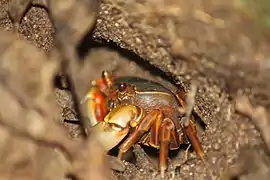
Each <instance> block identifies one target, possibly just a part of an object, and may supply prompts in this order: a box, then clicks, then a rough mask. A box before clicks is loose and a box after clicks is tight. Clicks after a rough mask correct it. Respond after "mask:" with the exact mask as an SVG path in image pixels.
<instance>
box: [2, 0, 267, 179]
mask: <svg viewBox="0 0 270 180" xmlns="http://www.w3.org/2000/svg"><path fill="white" fill-rule="evenodd" d="M170 2H171V4H170V3H168V4H166V3H165V5H164V7H168V8H171V9H170V10H166V9H165V8H164V7H162V5H160V6H159V5H157V6H153V2H152V1H150V0H149V3H150V5H149V6H150V7H148V6H147V7H144V6H143V5H144V3H145V2H144V1H142V2H138V5H136V6H134V3H135V1H134V2H133V1H128V2H122V1H113V0H108V1H104V2H102V4H101V12H100V15H99V17H98V19H97V24H96V28H95V29H94V32H93V39H94V40H95V42H91V46H92V47H91V49H90V50H89V52H87V55H86V59H87V60H89V61H91V62H92V64H91V67H90V71H91V73H90V76H89V77H88V78H89V87H90V82H91V81H92V80H93V79H95V78H97V77H99V76H100V74H101V72H102V71H103V70H113V71H114V72H115V73H117V74H119V75H136V76H141V77H146V78H149V79H153V80H155V81H158V82H160V83H162V84H164V85H165V86H167V87H170V88H171V89H175V88H177V83H178V86H180V85H181V86H184V87H185V88H186V89H189V84H190V82H191V80H197V81H198V82H199V85H200V86H199V87H198V93H197V95H196V103H195V110H196V112H198V114H199V115H200V116H201V118H202V119H203V120H204V122H205V123H206V124H207V127H206V130H205V131H202V130H200V131H199V134H200V139H201V142H202V146H203V149H204V151H205V153H206V154H207V165H205V164H203V163H202V162H201V161H200V160H199V158H198V157H197V156H196V155H195V153H194V152H193V151H189V153H188V156H187V160H186V161H184V159H185V148H186V147H184V148H182V149H180V151H178V152H173V153H172V158H171V160H170V167H169V170H168V172H167V173H166V178H165V179H206V180H208V179H219V178H220V177H221V176H222V175H223V174H224V173H225V172H226V171H227V170H228V169H229V168H230V167H231V166H232V165H234V164H235V163H236V162H237V160H238V156H239V153H240V150H241V149H243V148H246V147H249V148H258V149H264V142H263V141H262V139H261V137H260V133H259V132H258V131H257V129H256V128H255V126H254V125H253V124H252V123H251V122H250V120H249V119H248V118H245V117H243V116H240V115H238V114H236V113H235V107H234V97H235V95H236V94H238V93H239V92H240V93H242V92H248V93H249V94H252V93H250V92H251V90H250V88H251V87H255V89H256V92H260V93H257V94H256V93H255V95H254V94H252V96H250V97H251V99H252V97H258V99H257V100H256V99H255V101H254V102H256V104H261V105H264V106H265V107H268V108H269V106H268V105H269V104H268V103H267V102H268V101H267V100H268V98H269V95H265V93H263V92H262V91H265V90H267V89H268V85H264V86H263V87H262V84H263V83H262V82H263V80H267V79H269V77H270V76H269V75H267V76H263V78H262V79H259V80H258V81H256V80H253V79H251V78H250V79H251V80H250V79H248V78H249V77H250V76H252V75H250V74H248V72H250V71H249V69H247V70H243V73H242V74H241V73H240V75H238V74H237V73H238V72H237V73H236V72H229V71H230V70H228V69H226V68H227V66H225V65H224V64H226V62H228V63H227V64H230V63H231V64H233V65H235V66H232V67H234V69H231V70H235V69H236V70H237V67H238V66H239V64H238V62H235V59H237V60H238V59H239V61H241V63H242V62H243V63H244V64H245V63H246V64H248V63H249V62H250V61H259V62H261V61H265V62H268V61H269V56H268V55H269V54H267V53H269V52H270V51H268V52H267V50H269V48H267V43H268V42H267V38H265V37H266V35H267V33H265V31H264V30H262V29H263V28H258V29H261V31H260V32H259V30H258V29H256V30H254V31H253V30H252V29H249V28H254V26H253V25H254V21H253V20H252V18H253V17H252V18H250V17H246V16H245V15H246V14H245V11H244V10H242V9H241V8H242V7H239V9H241V13H235V12H231V11H232V8H231V4H230V3H232V2H230V3H229V2H228V3H225V2H224V3H217V2H216V3H215V2H214V1H213V2H212V1H207V3H206V1H205V3H203V4H200V3H199V2H197V1H192V2H193V3H191V1H190V3H189V2H187V1H179V2H178V1H175V2H174V1H170ZM151 3H152V4H151ZM155 3H157V2H155ZM158 3H161V4H162V3H164V2H163V1H158ZM158 3H157V4H158ZM202 7H203V8H202ZM0 8H1V9H5V10H6V9H7V1H5V0H1V1H0ZM133 8H134V10H133V13H132V12H130V10H131V9H133ZM140 8H141V9H140ZM147 8H148V9H147ZM149 8H155V9H153V11H154V12H155V13H152V14H151V13H148V10H149ZM187 9H189V10H190V9H193V10H194V11H196V12H197V14H196V13H195V15H194V16H193V15H190V12H188V11H187ZM196 9H197V10H196ZM199 9H204V10H205V11H208V12H209V14H211V15H212V16H215V19H214V18H212V17H210V16H209V14H205V12H202V11H199ZM180 11H181V14H182V15H181V16H178V14H177V13H180ZM174 13H175V14H174ZM144 16H146V17H144ZM254 16H255V15H254ZM156 17H159V18H156ZM245 18H246V19H247V20H246V21H245V20H243V19H245ZM250 19H251V20H250ZM209 24H211V25H209ZM212 24H214V25H212ZM255 24H256V23H255ZM208 25H209V26H208ZM172 26H173V28H172ZM213 26H215V27H214V28H213ZM224 26H225V27H224ZM257 26H258V27H259V26H260V25H257ZM0 27H1V28H4V29H5V30H7V31H11V30H12V23H11V21H10V19H9V17H8V15H7V14H5V15H4V16H2V17H1V19H0ZM175 28H178V29H176V30H175ZM168 29H170V30H171V29H174V30H173V31H168ZM228 31H229V32H228ZM19 33H20V35H21V36H22V37H23V38H25V39H26V40H27V41H29V42H31V43H33V44H34V45H35V46H37V47H39V48H41V49H43V50H44V51H46V52H49V51H50V50H51V49H52V48H54V46H53V34H54V30H53V25H52V23H51V22H50V19H49V17H48V14H47V11H46V10H45V9H44V8H42V7H30V9H29V10H28V12H27V13H26V14H25V16H24V17H23V19H22V22H21V24H20V29H19ZM264 34H266V35H264ZM238 35H239V36H238ZM240 35H241V36H240ZM179 37H181V38H179ZM246 37H248V38H246ZM175 38H176V40H175V41H173V39H175ZM268 40H269V39H268ZM232 41H235V43H230V42H232ZM268 47H269V46H268ZM122 48H123V49H122ZM253 48H254V49H253ZM243 55H244V56H243ZM190 57H191V59H192V60H187V59H188V58H190ZM254 57H255V58H254ZM267 57H268V59H267ZM256 58H257V59H256ZM209 59H211V60H212V59H214V60H215V61H214V62H212V61H211V60H209ZM254 59H255V60H254ZM198 62H199V63H198ZM211 63H212V64H211ZM213 63H214V65H213ZM217 64H222V65H221V66H220V67H221V68H220V69H217V68H215V66H216V65H217ZM266 64H267V63H266ZM193 65H194V66H193ZM265 68H267V67H265ZM219 70H220V71H219ZM266 70H267V69H264V70H263V72H265V71H266ZM251 72H253V71H251ZM234 73H236V75H235V74H234ZM246 74H247V76H246V77H247V78H246V77H244V78H243V76H245V75H246ZM247 79H248V80H247ZM175 82H177V83H175ZM256 82H257V84H256ZM264 82H265V81H264ZM260 88H262V91H259V90H260ZM246 89H248V90H246ZM268 90H269V89H268ZM55 94H56V99H57V102H58V105H59V106H60V107H61V112H62V121H63V124H64V125H65V126H66V127H67V128H68V130H69V134H70V136H71V137H73V138H81V137H82V129H81V126H80V125H76V124H75V125H74V124H72V123H70V122H69V123H67V122H64V120H70V121H77V116H76V113H75V112H74V104H73V102H72V98H71V94H70V92H69V91H68V90H63V89H59V88H56V90H55ZM258 94H259V95H258ZM256 95H257V96H256ZM253 100H254V99H253ZM145 151H146V153H145V152H144V151H141V149H140V148H139V147H135V149H134V156H135V158H133V159H135V160H132V161H131V162H130V163H128V162H126V166H127V168H126V170H125V171H124V172H114V175H115V176H114V178H119V179H151V180H153V179H160V175H159V172H158V171H157V164H156V162H157V157H158V154H157V153H153V151H152V150H149V149H145ZM147 154H148V155H149V154H150V158H149V157H148V155H147ZM173 154H174V155H173ZM262 156H265V157H266V156H267V155H265V154H263V155H262ZM257 177H258V178H259V177H260V174H258V175H257Z"/></svg>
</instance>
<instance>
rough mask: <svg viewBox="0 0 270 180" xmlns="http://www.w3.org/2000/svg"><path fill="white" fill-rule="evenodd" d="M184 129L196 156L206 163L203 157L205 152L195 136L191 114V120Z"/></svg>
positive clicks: (194, 126)
mask: <svg viewBox="0 0 270 180" xmlns="http://www.w3.org/2000/svg"><path fill="white" fill-rule="evenodd" d="M184 131H185V133H186V134H187V136H188V138H189V140H190V142H191V145H192V147H193V148H194V151H195V152H196V154H197V156H199V157H200V159H201V160H202V161H203V163H204V164H206V161H205V158H204V156H205V154H204V152H203V150H202V146H201V143H200V141H199V139H198V137H197V130H196V125H195V124H194V117H193V116H192V120H190V121H189V125H188V126H187V127H184Z"/></svg>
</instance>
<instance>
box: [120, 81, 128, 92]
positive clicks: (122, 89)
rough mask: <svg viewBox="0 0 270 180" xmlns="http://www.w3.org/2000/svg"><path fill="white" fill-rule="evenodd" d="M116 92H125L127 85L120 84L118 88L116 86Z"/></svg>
mask: <svg viewBox="0 0 270 180" xmlns="http://www.w3.org/2000/svg"><path fill="white" fill-rule="evenodd" d="M118 90H119V92H121V93H124V92H126V90H127V84H126V83H120V84H119V86H118Z"/></svg>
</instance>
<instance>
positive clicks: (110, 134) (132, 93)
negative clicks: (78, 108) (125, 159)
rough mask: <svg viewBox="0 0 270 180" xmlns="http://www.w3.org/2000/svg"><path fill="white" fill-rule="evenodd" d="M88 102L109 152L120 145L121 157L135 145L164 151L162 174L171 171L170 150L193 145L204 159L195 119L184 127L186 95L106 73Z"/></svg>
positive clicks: (96, 132)
mask: <svg viewBox="0 0 270 180" xmlns="http://www.w3.org/2000/svg"><path fill="white" fill-rule="evenodd" d="M93 85H94V86H93V87H92V88H91V89H90V91H89V93H88V94H87V96H86V98H85V100H84V101H87V103H86V104H87V106H86V107H87V112H88V118H89V119H90V124H91V126H93V127H92V130H91V132H92V134H93V135H94V136H96V138H97V139H98V141H99V142H100V143H101V144H102V145H103V147H104V149H105V150H106V151H108V150H110V149H111V148H113V147H114V146H116V145H118V144H119V143H120V142H121V141H122V140H123V139H124V138H125V137H126V136H127V138H126V139H125V140H124V141H123V142H122V143H121V144H120V146H119V154H118V157H119V158H121V157H122V155H123V154H124V153H125V152H127V151H128V150H129V149H130V148H131V147H132V146H133V145H134V144H136V143H141V144H144V145H147V146H151V147H155V148H158V149H160V157H159V159H160V170H161V174H162V175H163V174H164V171H165V170H166V168H167V158H168V150H170V149H171V150H172V149H178V148H179V146H180V144H187V143H189V142H190V143H191V144H192V145H193V148H194V150H195V152H196V153H197V155H198V156H199V157H200V158H201V159H202V160H204V159H203V155H204V154H203V151H202V148H201V145H200V142H199V140H198V138H197V135H196V127H195V120H194V117H193V116H192V117H191V119H190V123H189V125H188V126H187V127H185V126H184V124H183V122H182V121H181V118H182V117H183V116H184V115H183V114H182V113H180V111H179V108H184V106H185V101H184V98H185V93H184V91H183V90H181V89H179V90H178V91H177V92H176V93H174V92H172V91H171V90H169V89H167V88H166V87H164V86H163V85H161V84H159V83H157V82H154V81H150V80H146V79H144V78H140V77H132V76H124V77H112V76H111V75H110V74H109V73H108V72H103V74H102V77H101V78H99V79H98V80H96V81H95V82H94V83H93Z"/></svg>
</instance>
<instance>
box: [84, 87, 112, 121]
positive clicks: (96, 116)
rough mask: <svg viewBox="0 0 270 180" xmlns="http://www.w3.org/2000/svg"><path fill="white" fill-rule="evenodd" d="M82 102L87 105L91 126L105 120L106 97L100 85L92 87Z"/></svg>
mask: <svg viewBox="0 0 270 180" xmlns="http://www.w3.org/2000/svg"><path fill="white" fill-rule="evenodd" d="M81 104H84V105H85V109H86V112H87V117H88V119H89V121H90V122H89V123H90V126H94V125H95V124H97V123H98V122H101V121H103V118H104V116H105V115H106V114H107V108H106V98H105V95H104V94H103V93H102V92H101V91H100V90H99V88H98V87H92V88H91V89H90V90H89V92H88V93H87V95H86V96H85V98H84V99H83V100H82V101H81Z"/></svg>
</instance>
